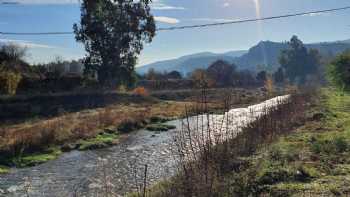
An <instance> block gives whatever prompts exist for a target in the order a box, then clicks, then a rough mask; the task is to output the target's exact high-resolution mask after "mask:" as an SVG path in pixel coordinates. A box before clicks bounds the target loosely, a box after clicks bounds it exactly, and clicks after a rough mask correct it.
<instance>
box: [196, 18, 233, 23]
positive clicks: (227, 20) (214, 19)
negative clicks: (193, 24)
mask: <svg viewBox="0 0 350 197" xmlns="http://www.w3.org/2000/svg"><path fill="white" fill-rule="evenodd" d="M190 20H191V21H198V22H214V23H225V22H232V21H236V20H237V19H225V18H192V19H190Z"/></svg>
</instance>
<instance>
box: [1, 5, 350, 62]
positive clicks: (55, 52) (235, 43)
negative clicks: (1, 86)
mask: <svg viewBox="0 0 350 197" xmlns="http://www.w3.org/2000/svg"><path fill="white" fill-rule="evenodd" d="M13 1H15V2H19V4H16V5H7V4H6V5H5V4H0V31H4V32H6V31H7V32H8V31H12V32H40V31H41V32H42V31H72V25H73V23H75V22H78V21H79V16H80V10H79V4H78V3H77V0H0V3H1V2H13ZM256 1H257V0H153V5H152V12H153V14H154V16H156V20H157V25H158V27H169V26H174V25H192V24H201V23H211V22H224V21H228V20H238V19H247V18H256V17H257V12H256ZM259 4H260V8H259V11H260V13H261V16H262V17H265V16H273V15H281V14H286V13H293V12H302V11H310V10H318V9H329V8H336V7H343V6H349V5H350V2H349V0H336V1H335V0H259ZM349 18H350V10H346V11H340V12H337V13H327V14H319V15H309V16H300V17H295V18H287V19H278V20H273V21H264V22H261V23H260V24H259V23H245V24H236V25H228V26H221V27H211V28H206V29H191V30H179V31H171V32H158V33H157V36H156V37H155V39H154V41H153V42H152V43H151V44H148V45H147V46H145V50H144V51H143V52H142V54H141V56H140V59H139V64H140V65H141V64H145V63H150V62H154V61H158V60H164V59H169V58H174V57H179V56H182V55H187V54H191V53H196V52H204V51H211V52H225V51H230V50H241V49H248V48H249V47H251V46H253V45H255V44H256V43H258V42H259V41H260V40H271V41H286V40H288V39H289V38H290V37H291V36H292V35H298V36H299V37H300V38H301V39H302V40H303V41H304V42H306V43H310V42H321V41H335V40H345V39H349V38H350V22H348V19H349ZM0 42H15V43H17V44H19V45H22V46H26V47H27V48H28V49H29V53H30V56H29V57H28V60H29V61H31V62H46V61H49V60H53V59H54V58H55V57H56V56H61V57H63V58H64V59H78V58H81V57H83V55H84V50H83V47H82V46H81V44H78V43H76V42H75V40H74V36H73V35H60V36H5V35H0Z"/></svg>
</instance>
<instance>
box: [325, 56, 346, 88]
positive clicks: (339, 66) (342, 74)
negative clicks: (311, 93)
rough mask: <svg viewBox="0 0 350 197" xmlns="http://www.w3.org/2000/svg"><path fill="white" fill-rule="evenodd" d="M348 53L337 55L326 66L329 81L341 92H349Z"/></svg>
mask: <svg viewBox="0 0 350 197" xmlns="http://www.w3.org/2000/svg"><path fill="white" fill-rule="evenodd" d="M349 68H350V51H347V52H344V53H343V54H341V55H339V56H338V57H337V58H336V59H335V60H334V61H333V62H332V63H331V64H329V65H328V66H327V74H328V78H329V80H330V81H331V82H332V83H333V84H334V85H335V86H337V87H338V88H341V89H342V90H350V69H349Z"/></svg>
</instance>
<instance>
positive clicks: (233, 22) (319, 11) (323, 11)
mask: <svg viewBox="0 0 350 197" xmlns="http://www.w3.org/2000/svg"><path fill="white" fill-rule="evenodd" d="M348 9H350V6H347V7H341V8H334V9H326V10H316V11H309V12H300V13H294V14H286V15H279V16H271V17H263V18H254V19H245V20H234V21H229V22H221V23H206V24H200V25H186V26H174V27H166V28H158V29H156V31H173V30H181V29H194V28H205V27H212V26H221V25H230V24H238V23H248V22H257V21H266V20H273V19H280V18H289V17H296V16H305V15H311V14H322V13H327V12H336V11H341V10H348ZM70 34H74V32H1V31H0V35H18V36H23V35H33V36H37V35H70Z"/></svg>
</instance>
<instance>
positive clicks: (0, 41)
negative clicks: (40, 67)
mask: <svg viewBox="0 0 350 197" xmlns="http://www.w3.org/2000/svg"><path fill="white" fill-rule="evenodd" d="M0 44H15V45H18V46H21V47H25V48H45V49H54V48H57V47H54V46H49V45H44V44H38V43H34V42H31V41H28V40H10V39H0Z"/></svg>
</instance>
